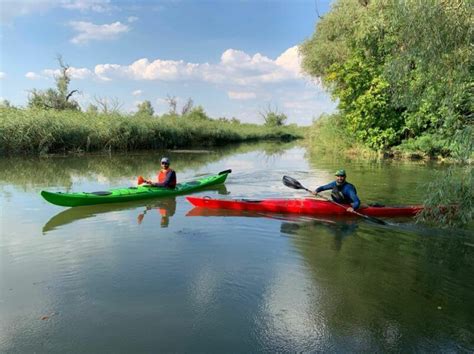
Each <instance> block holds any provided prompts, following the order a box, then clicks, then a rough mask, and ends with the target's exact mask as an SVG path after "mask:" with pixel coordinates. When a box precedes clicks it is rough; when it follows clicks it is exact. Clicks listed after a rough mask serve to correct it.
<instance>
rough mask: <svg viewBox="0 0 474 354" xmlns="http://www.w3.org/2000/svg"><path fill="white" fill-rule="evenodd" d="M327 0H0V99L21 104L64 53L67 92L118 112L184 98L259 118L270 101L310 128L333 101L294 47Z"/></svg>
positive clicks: (48, 81)
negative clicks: (112, 104)
mask: <svg viewBox="0 0 474 354" xmlns="http://www.w3.org/2000/svg"><path fill="white" fill-rule="evenodd" d="M329 2H330V0H309V1H306V0H293V1H290V0H279V1H277V0H274V1H251V0H246V1H244V0H241V1H240V0H221V1H217V0H213V1H191V0H182V1H180V0H168V1H165V0H163V1H143V0H142V1H125V0H121V1H113V0H56V1H47V0H31V1H30V0H15V1H11V0H0V6H1V8H0V23H1V25H0V26H1V27H0V30H1V32H0V43H1V59H0V85H1V86H0V98H1V99H7V100H9V101H10V102H11V103H12V104H14V105H17V106H25V105H26V103H27V98H28V92H29V91H30V90H31V89H33V88H36V89H45V88H48V87H53V86H54V85H55V82H54V75H55V71H57V70H58V68H59V66H58V62H57V59H56V58H57V56H58V55H59V54H60V55H62V57H63V60H64V62H65V63H67V64H68V65H69V66H70V68H71V69H70V71H69V73H70V74H71V76H72V81H71V84H70V89H78V90H79V91H80V94H79V95H75V96H74V97H75V99H76V100H77V101H78V102H79V103H80V104H81V106H82V107H83V108H86V107H87V106H88V105H89V104H90V103H95V100H96V99H101V100H103V99H106V100H107V99H108V100H115V101H118V102H120V103H121V104H122V105H121V109H122V110H123V111H124V112H133V111H136V106H137V104H138V103H140V102H142V101H144V100H149V101H150V102H151V103H152V105H153V108H154V109H155V112H156V113H157V114H162V113H164V112H166V111H168V105H167V103H166V98H167V97H168V96H169V97H173V96H174V97H176V98H177V100H178V110H179V109H180V108H181V106H182V105H183V104H184V103H185V102H186V100H187V99H188V98H192V99H193V101H194V104H195V105H201V106H203V107H204V109H205V111H206V112H207V113H208V114H209V115H210V116H211V117H214V118H217V117H228V118H230V117H236V118H238V119H240V120H241V121H242V122H254V123H262V118H261V117H260V113H262V112H264V111H266V110H267V109H269V108H271V109H273V110H278V111H279V112H282V113H285V114H286V115H287V116H288V118H289V119H288V123H298V124H302V125H308V124H310V123H311V121H312V119H313V118H315V117H318V116H319V115H320V114H321V113H324V112H332V111H334V110H335V103H334V102H332V101H331V99H330V97H329V95H328V94H327V93H326V92H325V91H324V90H323V89H322V87H321V85H320V84H319V82H318V80H315V79H314V78H310V77H307V76H305V75H303V74H302V73H301V72H300V69H299V63H300V58H299V56H298V51H297V47H296V46H297V45H298V44H300V43H302V42H303V41H304V40H305V39H307V38H309V37H310V36H311V35H312V33H313V31H314V27H315V23H316V21H317V18H318V16H317V12H316V11H319V13H320V14H324V13H325V12H327V11H328V9H329Z"/></svg>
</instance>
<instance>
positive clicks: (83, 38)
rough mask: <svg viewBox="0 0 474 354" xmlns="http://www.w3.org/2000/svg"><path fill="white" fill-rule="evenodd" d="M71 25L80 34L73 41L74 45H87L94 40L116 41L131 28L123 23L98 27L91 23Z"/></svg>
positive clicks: (76, 22) (72, 23)
mask: <svg viewBox="0 0 474 354" xmlns="http://www.w3.org/2000/svg"><path fill="white" fill-rule="evenodd" d="M69 25H70V26H71V27H72V28H73V29H74V30H75V31H76V32H78V34H77V35H76V36H75V37H74V38H72V39H71V42H72V43H74V44H85V43H87V42H89V41H92V40H96V41H101V40H111V39H116V38H118V36H119V35H120V34H122V33H126V32H128V31H129V30H130V27H128V26H127V25H124V24H122V23H121V22H114V23H111V24H105V25H96V24H94V23H91V22H84V21H72V22H70V23H69Z"/></svg>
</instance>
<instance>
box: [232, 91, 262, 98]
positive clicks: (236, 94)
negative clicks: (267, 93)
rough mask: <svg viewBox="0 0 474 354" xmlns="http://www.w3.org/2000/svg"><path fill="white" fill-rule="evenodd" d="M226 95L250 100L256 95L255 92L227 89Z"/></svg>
mask: <svg viewBox="0 0 474 354" xmlns="http://www.w3.org/2000/svg"><path fill="white" fill-rule="evenodd" d="M227 96H229V98H230V99H231V100H251V99H254V98H256V97H257V95H256V94H255V92H238V91H228V92H227Z"/></svg>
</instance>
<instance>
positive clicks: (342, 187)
mask: <svg viewBox="0 0 474 354" xmlns="http://www.w3.org/2000/svg"><path fill="white" fill-rule="evenodd" d="M335 176H336V180H335V181H333V182H331V183H328V184H326V185H324V186H320V187H318V188H316V190H315V191H314V192H313V194H314V195H318V193H319V192H322V191H326V190H329V189H331V190H332V191H331V198H332V200H333V201H335V202H336V203H340V204H351V206H350V207H349V208H347V211H348V212H353V211H354V210H357V209H358V208H359V207H360V200H359V197H358V196H357V191H356V188H355V186H354V185H353V184H351V183H349V182H346V171H345V170H338V171H337V172H336V174H335Z"/></svg>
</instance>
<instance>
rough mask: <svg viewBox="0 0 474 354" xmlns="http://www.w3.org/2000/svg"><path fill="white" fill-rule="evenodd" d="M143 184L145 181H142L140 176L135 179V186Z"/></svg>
mask: <svg viewBox="0 0 474 354" xmlns="http://www.w3.org/2000/svg"><path fill="white" fill-rule="evenodd" d="M143 183H145V180H144V179H143V177H142V176H138V179H137V184H143Z"/></svg>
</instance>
